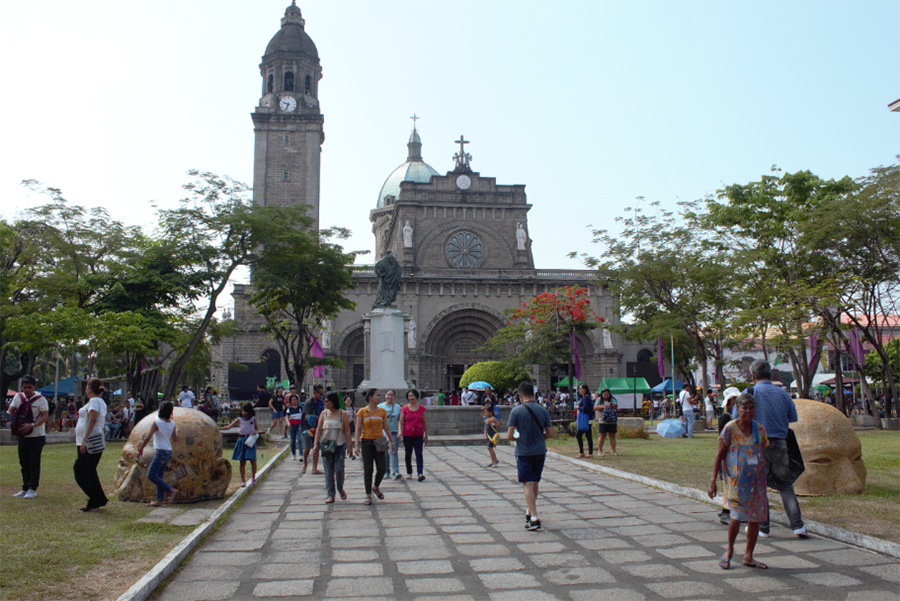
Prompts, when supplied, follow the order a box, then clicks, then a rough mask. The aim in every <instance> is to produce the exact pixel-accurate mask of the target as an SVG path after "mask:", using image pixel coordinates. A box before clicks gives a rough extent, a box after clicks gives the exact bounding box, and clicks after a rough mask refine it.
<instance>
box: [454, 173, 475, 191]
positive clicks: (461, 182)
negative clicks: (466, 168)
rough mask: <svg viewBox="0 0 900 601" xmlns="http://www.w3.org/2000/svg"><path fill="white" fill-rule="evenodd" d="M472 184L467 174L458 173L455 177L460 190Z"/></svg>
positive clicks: (466, 188)
mask: <svg viewBox="0 0 900 601" xmlns="http://www.w3.org/2000/svg"><path fill="white" fill-rule="evenodd" d="M471 185H472V180H471V179H469V176H468V175H460V176H459V177H457V178H456V186H457V187H458V188H459V189H460V190H468V189H469V186H471Z"/></svg>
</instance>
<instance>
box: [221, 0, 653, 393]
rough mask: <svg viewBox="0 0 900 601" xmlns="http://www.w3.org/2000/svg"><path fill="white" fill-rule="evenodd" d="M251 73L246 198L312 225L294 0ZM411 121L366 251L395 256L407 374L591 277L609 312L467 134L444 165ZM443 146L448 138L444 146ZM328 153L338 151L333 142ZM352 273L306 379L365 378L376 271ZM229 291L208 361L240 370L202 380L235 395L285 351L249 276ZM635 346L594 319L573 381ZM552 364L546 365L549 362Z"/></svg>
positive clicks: (349, 383) (311, 64)
mask: <svg viewBox="0 0 900 601" xmlns="http://www.w3.org/2000/svg"><path fill="white" fill-rule="evenodd" d="M260 75H261V79H262V94H261V97H260V101H259V105H258V106H257V107H256V109H255V111H254V112H253V113H252V118H253V124H254V134H255V156H254V181H253V188H254V200H255V202H257V203H258V204H281V205H285V204H307V205H309V206H310V207H311V210H310V214H311V215H312V216H314V218H315V220H316V227H318V225H319V202H320V198H319V177H320V161H319V156H320V152H321V150H322V144H323V142H324V139H325V136H324V117H323V115H322V111H321V108H320V106H319V100H318V97H319V96H318V91H319V82H320V80H321V79H322V68H321V65H320V62H319V56H318V51H317V50H316V46H315V44H314V43H313V41H312V39H311V38H310V37H309V35H308V34H307V32H306V23H305V21H304V19H303V17H302V15H301V12H300V8H299V7H297V6H296V5H295V4H293V3H292V4H291V5H290V6H289V7H288V8H287V10H286V11H285V14H284V18H283V19H282V20H281V28H280V30H279V31H278V32H277V33H276V34H275V36H274V37H273V38H272V39H271V41H270V42H269V44H268V46H267V47H266V51H265V54H264V55H263V58H262V62H261V64H260ZM412 119H413V128H412V132H411V134H410V136H409V140H408V142H407V157H406V161H405V162H404V163H402V164H401V165H400V166H399V167H397V168H396V169H394V171H393V172H391V174H390V175H388V177H387V178H386V180H385V181H384V183H383V184H382V186H381V188H380V191H379V194H378V197H377V199H376V202H375V203H374V205H375V206H374V208H372V209H371V211H370V214H369V219H370V222H371V224H372V233H373V236H374V245H375V253H374V259H375V261H377V260H379V259H380V258H381V257H382V256H383V255H384V254H385V252H386V251H387V250H389V249H390V250H391V251H392V252H393V254H394V256H396V257H397V259H398V260H399V261H400V263H401V264H402V266H403V279H402V282H401V288H400V290H399V292H398V295H397V301H396V304H397V307H398V309H399V310H401V311H404V312H406V313H409V315H410V317H411V319H410V321H409V333H408V336H407V345H406V347H407V348H406V349H403V352H405V353H407V362H406V364H407V369H408V373H407V374H406V379H407V380H409V381H410V382H412V383H414V384H415V385H416V386H418V387H420V388H422V389H425V390H439V389H445V390H449V389H452V388H454V387H456V386H457V385H458V383H459V378H460V376H461V375H462V373H463V372H464V371H465V370H466V369H467V368H468V367H469V366H471V365H472V364H474V363H477V362H479V361H483V360H489V359H496V357H491V356H489V355H487V354H485V353H483V352H479V351H478V350H477V349H479V348H480V347H481V346H482V345H483V344H484V343H485V342H486V341H487V340H488V339H489V338H490V337H491V336H493V335H494V334H495V333H496V331H497V330H498V329H499V328H500V327H502V326H503V325H504V324H505V322H506V318H505V317H504V314H503V311H504V310H505V309H508V308H512V307H518V306H520V305H521V303H522V302H524V301H527V300H528V299H530V298H532V297H534V296H536V295H537V294H540V293H541V292H545V291H552V290H553V289H555V288H558V287H562V286H572V285H575V286H584V287H587V288H589V289H590V299H591V303H592V305H593V308H594V310H595V312H596V313H597V314H598V315H602V316H603V317H605V319H606V320H607V322H608V323H618V317H617V316H616V315H615V313H614V312H613V310H612V307H613V305H614V300H615V299H614V298H613V297H612V295H611V294H609V292H608V289H607V287H606V286H605V285H603V281H601V279H600V278H598V277H597V273H596V272H594V271H589V270H572V269H536V268H535V266H534V259H533V256H532V252H531V239H530V237H529V236H528V213H529V211H530V209H531V205H530V204H529V203H528V199H527V196H526V194H525V186H524V185H521V184H514V185H507V184H498V183H497V181H496V179H495V178H492V177H486V176H482V175H481V173H479V172H477V171H474V170H473V164H477V159H476V158H473V156H472V154H470V151H469V150H470V148H469V147H470V146H473V145H474V144H471V143H470V141H469V140H466V139H465V138H464V136H460V138H459V140H455V141H449V140H448V141H447V143H446V146H443V145H442V147H444V148H446V149H447V155H446V156H447V157H448V160H449V161H452V163H451V164H450V165H449V166H450V169H449V170H448V171H446V172H444V173H443V174H442V173H441V172H440V171H438V170H437V169H435V168H433V167H432V166H431V165H429V164H427V163H425V161H424V159H423V156H422V138H421V135H420V132H419V129H418V126H417V124H416V121H417V120H418V119H419V117H418V116H416V115H413V117H412ZM454 145H455V146H458V150H457V151H456V152H455V153H454V154H452V157H451V156H450V155H451V152H452V149H453V147H454ZM330 152H334V153H337V154H340V149H330ZM323 202H329V200H328V199H327V198H326V199H323ZM604 281H605V280H604ZM354 282H355V285H354V287H353V288H352V289H351V290H350V291H349V292H348V297H349V298H350V299H351V300H353V301H354V302H355V303H356V305H357V308H356V310H355V311H344V312H342V313H341V314H339V315H338V316H337V317H335V318H334V319H333V320H329V321H327V322H326V323H324V324H322V328H321V329H320V331H319V340H320V341H321V343H322V346H323V347H324V352H325V355H326V356H327V357H335V358H339V359H341V361H342V362H343V364H344V367H342V368H326V372H325V376H324V378H314V377H313V376H312V374H311V373H310V374H308V375H307V377H306V379H305V380H304V384H305V386H306V387H307V388H308V387H310V386H311V385H312V383H315V382H321V383H324V384H326V385H331V386H333V387H335V388H339V389H344V390H346V389H355V388H356V387H357V386H358V385H359V383H360V382H361V381H362V380H363V378H364V375H365V361H366V358H365V336H366V333H365V328H364V323H363V319H362V317H363V315H364V314H365V313H366V312H367V311H369V310H370V309H371V307H372V303H373V301H374V299H375V294H376V291H377V289H378V279H377V278H376V276H375V274H374V271H373V270H372V268H371V267H365V266H361V268H360V269H359V270H358V272H357V273H356V274H355V276H354ZM233 298H234V303H235V309H234V319H235V322H236V325H237V327H238V331H239V332H240V333H239V334H236V335H235V336H233V337H232V338H231V339H230V340H225V341H224V342H223V343H222V344H220V345H219V346H218V347H217V348H216V349H215V354H216V359H217V361H216V363H217V364H218V365H222V366H227V365H229V364H231V365H234V364H236V363H242V364H244V365H245V366H246V369H243V370H237V369H228V368H226V367H220V368H218V369H216V370H214V374H213V385H214V386H221V387H226V388H227V389H228V390H229V394H230V397H231V398H234V399H241V400H243V399H245V398H250V397H251V396H252V393H253V392H254V390H255V386H256V384H259V383H262V382H264V381H266V379H267V378H272V377H274V378H275V379H276V380H278V381H280V380H281V379H282V374H283V370H282V367H281V366H282V358H281V357H280V355H279V353H278V350H277V347H276V345H275V344H274V343H273V342H272V341H271V340H270V339H268V338H267V336H266V335H265V334H262V333H261V332H260V331H259V328H260V326H261V325H262V321H261V319H260V318H259V317H258V316H255V315H254V312H253V310H252V308H251V307H249V306H248V305H247V299H248V298H249V286H246V285H235V288H234V292H233ZM607 334H608V333H607ZM604 338H606V340H604ZM639 350H640V349H639V348H638V347H637V345H632V344H629V343H627V342H625V341H623V340H620V339H619V337H618V335H616V334H613V335H612V336H609V335H607V336H606V337H604V336H603V335H602V334H601V332H600V331H599V330H597V331H595V332H591V333H589V334H587V335H585V336H580V337H579V353H580V356H581V363H582V366H583V370H584V371H583V375H584V379H585V380H586V381H587V382H588V383H589V384H591V385H593V386H596V385H597V384H598V383H599V381H600V379H601V378H604V377H623V376H629V377H630V376H632V375H633V371H634V369H637V368H636V367H633V365H635V366H636V365H637V363H634V364H632V363H631V362H628V364H627V365H626V361H625V358H626V356H630V357H636V356H637V355H638V352H639ZM644 354H645V355H646V353H644ZM645 362H646V365H645V366H641V371H642V372H646V371H649V372H653V373H655V369H656V368H655V364H654V363H652V362H649V361H645ZM548 367H549V368H553V366H543V367H542V369H541V371H540V374H539V377H538V380H537V383H538V385H539V386H540V387H542V388H549V387H550V386H551V384H552V383H553V382H552V381H551V377H550V376H549V375H548V369H547V368H548ZM628 368H632V371H628ZM562 370H563V367H562V366H557V371H558V372H559V373H560V374H562ZM638 375H640V376H644V373H639V374H638Z"/></svg>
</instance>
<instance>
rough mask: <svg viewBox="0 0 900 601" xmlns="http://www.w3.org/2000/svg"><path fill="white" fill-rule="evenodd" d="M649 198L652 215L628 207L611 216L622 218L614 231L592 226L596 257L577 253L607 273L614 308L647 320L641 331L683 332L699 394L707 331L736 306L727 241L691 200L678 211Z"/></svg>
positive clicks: (706, 353)
mask: <svg viewBox="0 0 900 601" xmlns="http://www.w3.org/2000/svg"><path fill="white" fill-rule="evenodd" d="M639 200H640V199H639ZM650 206H651V207H653V208H654V209H656V213H655V214H653V215H648V214H647V213H646V212H644V211H643V210H642V209H640V208H633V209H631V208H630V209H627V211H630V212H631V216H629V217H617V218H616V221H617V222H618V223H620V224H621V226H622V233H621V234H620V235H619V236H618V237H616V236H613V235H612V234H610V233H609V231H608V230H594V232H593V234H594V242H595V243H597V244H600V245H601V246H602V247H603V251H602V252H601V256H602V259H598V258H594V257H591V256H589V255H582V259H583V260H584V262H585V264H586V265H588V266H589V267H592V268H596V269H599V270H600V271H601V272H605V273H607V274H608V275H609V276H611V281H610V287H611V288H612V290H613V292H615V293H616V297H617V306H616V310H617V312H618V313H619V314H620V315H627V314H630V315H632V316H633V318H634V321H635V323H638V324H641V323H642V324H648V325H650V326H651V327H650V328H649V329H647V330H645V331H647V332H648V333H650V334H652V337H651V339H653V338H656V337H657V336H663V338H669V336H670V334H671V333H672V332H673V331H674V330H675V329H681V330H683V331H684V332H685V333H686V334H687V336H688V338H690V340H691V343H692V345H693V349H694V353H693V355H694V357H695V358H696V360H697V362H698V363H699V365H700V372H701V386H702V388H703V394H704V395H705V394H706V390H707V387H708V386H709V379H708V376H707V367H706V366H707V361H708V360H709V357H710V348H711V347H710V346H708V345H711V344H712V338H711V339H710V340H707V334H708V332H709V331H710V330H714V329H716V328H721V327H724V325H723V324H724V323H725V322H727V320H728V319H729V318H731V317H732V315H731V312H732V307H733V306H734V304H733V303H734V298H733V296H732V295H731V294H730V292H731V288H732V276H733V271H732V266H731V265H730V264H729V261H728V249H727V248H726V247H724V246H723V245H722V244H721V243H720V242H719V241H718V239H717V237H715V236H711V235H710V232H709V231H708V230H705V229H703V228H702V227H701V226H702V224H701V220H700V219H699V218H697V217H696V212H697V211H698V210H699V209H698V206H697V205H696V204H695V203H682V213H681V214H678V215H676V214H675V213H673V212H670V211H664V210H661V209H659V203H656V202H654V203H651V205H650Z"/></svg>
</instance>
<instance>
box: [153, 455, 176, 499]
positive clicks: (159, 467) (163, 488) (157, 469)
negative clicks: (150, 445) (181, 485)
mask: <svg viewBox="0 0 900 601" xmlns="http://www.w3.org/2000/svg"><path fill="white" fill-rule="evenodd" d="M171 459H172V451H164V450H162V449H156V455H154V456H153V461H152V462H151V463H150V468H149V469H148V470H147V480H150V482H153V483H154V484H155V485H156V500H157V501H162V500H163V499H165V498H166V495H167V494H169V492H171V491H172V487H171V486H169V485H168V484H167V483H166V481H165V480H163V475H164V474H165V473H166V465H168V464H169V460H171Z"/></svg>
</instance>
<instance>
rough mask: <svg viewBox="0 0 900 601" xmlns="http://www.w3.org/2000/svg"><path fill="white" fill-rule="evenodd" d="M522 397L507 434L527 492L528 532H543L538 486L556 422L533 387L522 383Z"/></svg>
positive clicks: (526, 517)
mask: <svg viewBox="0 0 900 601" xmlns="http://www.w3.org/2000/svg"><path fill="white" fill-rule="evenodd" d="M519 397H520V398H521V399H522V404H521V405H519V406H518V407H515V408H514V409H513V410H512V412H511V413H510V414H509V420H508V422H507V425H508V426H509V430H508V431H507V433H506V438H507V439H508V440H513V438H514V437H515V435H516V432H517V431H518V436H519V437H518V439H516V465H517V467H518V472H519V482H521V483H522V488H523V489H524V491H525V503H526V504H527V505H528V510H527V511H526V513H525V529H526V530H530V531H532V532H536V531H538V530H540V529H541V520H539V519H538V516H537V496H538V483H539V482H540V481H541V472H543V470H544V459H545V458H546V457H547V443H546V442H545V441H546V440H547V439H548V438H553V436H554V435H555V432H554V430H553V422H552V421H551V420H550V413H549V412H548V411H547V410H546V409H544V407H542V406H541V405H540V404H539V403H536V402H535V400H534V384H532V383H531V382H522V383H521V384H519Z"/></svg>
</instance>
